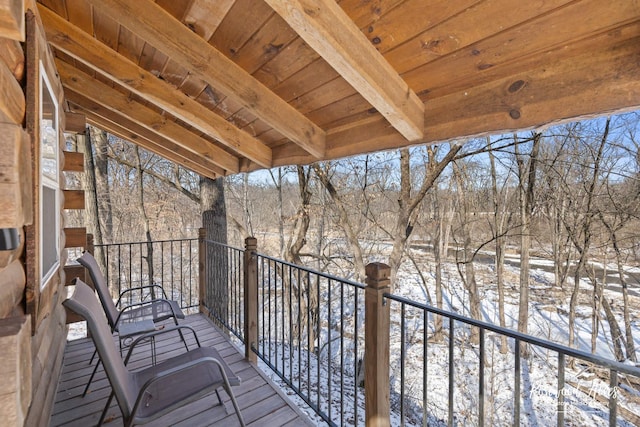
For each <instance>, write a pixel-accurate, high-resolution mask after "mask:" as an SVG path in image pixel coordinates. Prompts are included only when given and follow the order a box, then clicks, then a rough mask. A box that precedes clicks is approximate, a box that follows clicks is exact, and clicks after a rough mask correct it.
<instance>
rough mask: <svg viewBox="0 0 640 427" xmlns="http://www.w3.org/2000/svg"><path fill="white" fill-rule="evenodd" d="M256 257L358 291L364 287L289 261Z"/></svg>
mask: <svg viewBox="0 0 640 427" xmlns="http://www.w3.org/2000/svg"><path fill="white" fill-rule="evenodd" d="M258 256H259V257H260V258H264V259H267V260H270V261H274V262H277V263H280V264H283V265H286V266H289V267H292V268H296V269H298V270H302V271H305V272H307V273H311V274H316V275H318V276H320V277H324V278H326V279H329V280H333V281H336V282H342V283H344V284H345V285H351V286H354V287H356V288H360V289H364V288H365V287H366V286H365V285H364V284H362V283H358V282H355V281H353V280H349V279H344V278H342V277H338V276H334V275H332V274H328V273H321V272H319V271H317V270H314V269H312V268H308V267H304V266H301V265H297V264H294V263H291V262H289V261H285V260H282V259H280V258H275V257H272V256H269V255H264V254H258Z"/></svg>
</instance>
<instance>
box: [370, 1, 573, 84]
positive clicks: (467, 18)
mask: <svg viewBox="0 0 640 427" xmlns="http://www.w3.org/2000/svg"><path fill="white" fill-rule="evenodd" d="M569 1H572V0H554V1H547V0H531V1H527V2H522V3H521V4H518V7H513V2H512V0H490V1H482V2H480V3H476V4H474V5H473V6H471V7H470V8H468V9H466V10H465V11H464V12H463V13H460V14H457V15H455V16H453V17H450V18H449V19H445V18H446V16H444V15H443V16H441V17H440V18H441V19H442V22H440V23H439V24H437V25H435V26H432V27H430V28H427V29H426V30H425V31H424V32H422V33H420V34H419V35H417V36H416V37H414V38H413V39H411V40H408V41H406V42H405V43H402V44H400V43H398V44H396V45H395V46H391V45H388V47H389V49H390V50H389V49H387V50H386V51H385V54H384V56H385V58H386V59H387V60H388V61H389V63H390V64H391V65H393V67H394V68H395V69H396V70H398V73H400V74H401V75H402V74H403V73H405V72H407V71H410V70H413V69H414V68H417V67H419V66H421V65H423V64H426V63H428V62H431V61H435V60H437V59H438V58H442V57H444V56H446V55H448V54H450V53H452V52H455V51H457V50H459V49H463V48H464V47H466V46H469V45H470V44H472V43H475V42H477V41H478V40H483V39H485V38H487V37H489V36H491V35H492V34H494V33H495V32H496V28H500V29H502V30H503V31H504V30H506V29H508V28H511V27H513V26H514V25H518V24H519V23H522V22H525V21H528V20H530V19H532V18H535V17H536V16H538V15H539V14H544V13H548V12H549V11H551V10H553V9H556V8H558V7H561V6H562V5H563V4H564V3H567V2H569ZM435 13H436V14H438V15H440V14H441V10H436V11H435ZM478 16H491V25H478ZM392 24H393V23H388V25H392ZM385 26H386V24H385V23H384V22H381V23H379V25H378V28H380V31H391V30H384V27H385ZM387 39H389V37H387ZM414 90H416V91H418V90H417V89H415V88H414Z"/></svg>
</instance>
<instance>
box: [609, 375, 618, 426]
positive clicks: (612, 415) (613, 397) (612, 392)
mask: <svg viewBox="0 0 640 427" xmlns="http://www.w3.org/2000/svg"><path fill="white" fill-rule="evenodd" d="M617 423H618V371H616V370H614V369H611V370H609V427H615V426H616V424H617Z"/></svg>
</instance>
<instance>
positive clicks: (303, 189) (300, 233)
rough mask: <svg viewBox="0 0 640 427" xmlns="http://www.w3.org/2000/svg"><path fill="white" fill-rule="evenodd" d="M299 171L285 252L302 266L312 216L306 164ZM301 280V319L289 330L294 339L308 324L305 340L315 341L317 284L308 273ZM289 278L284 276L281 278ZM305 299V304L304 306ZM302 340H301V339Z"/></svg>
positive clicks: (299, 167) (308, 175) (291, 261)
mask: <svg viewBox="0 0 640 427" xmlns="http://www.w3.org/2000/svg"><path fill="white" fill-rule="evenodd" d="M296 170H297V173H298V189H299V192H300V206H299V207H298V211H297V212H296V220H295V225H294V233H293V235H292V238H291V242H290V244H289V248H288V250H287V251H286V260H287V261H289V262H290V263H293V264H296V265H303V263H302V258H301V256H300V252H301V251H302V248H303V247H304V246H305V245H306V244H307V232H308V231H309V225H310V224H311V218H310V216H309V207H310V204H311V196H312V194H311V191H310V189H309V185H310V182H309V180H310V173H311V169H310V168H309V167H304V166H297V168H296ZM301 279H302V283H297V286H301V287H302V289H301V292H300V302H299V303H300V313H301V319H300V322H299V323H298V324H297V325H294V330H293V331H292V338H293V339H301V338H302V334H303V331H302V329H303V328H304V327H305V326H306V325H309V328H308V329H309V331H308V332H307V333H308V334H309V335H308V339H307V342H309V343H314V342H315V339H316V337H318V336H319V333H320V332H319V310H320V307H319V305H318V295H317V294H318V291H317V283H316V282H315V281H313V280H310V279H309V276H308V275H306V274H305V275H302V277H301ZM285 280H287V281H288V278H284V277H283V281H285ZM291 285H292V284H290V286H289V289H290V290H291V292H294V295H298V289H294V287H293V286H291ZM307 302H308V306H307ZM301 342H302V341H301Z"/></svg>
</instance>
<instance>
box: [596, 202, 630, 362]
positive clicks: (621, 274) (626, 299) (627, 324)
mask: <svg viewBox="0 0 640 427" xmlns="http://www.w3.org/2000/svg"><path fill="white" fill-rule="evenodd" d="M600 220H601V221H602V223H603V224H604V226H605V227H606V228H607V231H608V232H609V236H610V238H611V244H612V246H613V250H614V252H615V254H616V269H617V272H618V280H620V286H621V288H622V303H623V307H622V310H623V318H624V332H625V343H626V351H627V359H629V360H631V361H632V362H637V361H638V359H637V357H636V348H635V341H634V340H633V330H632V328H631V315H630V313H629V289H628V284H627V279H626V278H625V273H624V266H623V261H622V251H621V250H620V246H619V244H618V235H617V233H616V231H615V230H614V228H613V227H612V226H611V225H610V224H609V223H608V222H607V221H606V220H605V216H604V215H603V213H602V212H600ZM621 222H622V223H625V222H626V219H622V221H621Z"/></svg>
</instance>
